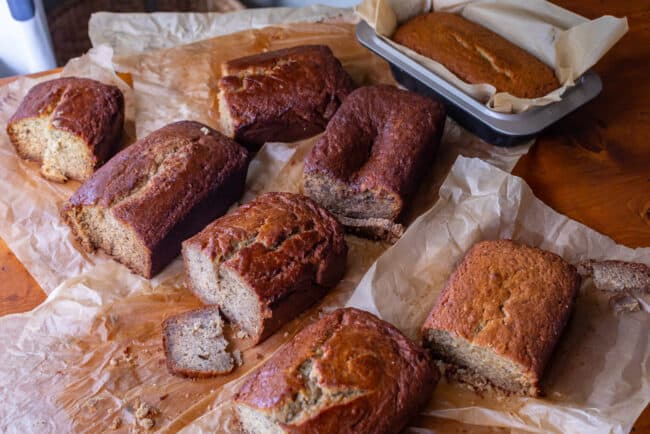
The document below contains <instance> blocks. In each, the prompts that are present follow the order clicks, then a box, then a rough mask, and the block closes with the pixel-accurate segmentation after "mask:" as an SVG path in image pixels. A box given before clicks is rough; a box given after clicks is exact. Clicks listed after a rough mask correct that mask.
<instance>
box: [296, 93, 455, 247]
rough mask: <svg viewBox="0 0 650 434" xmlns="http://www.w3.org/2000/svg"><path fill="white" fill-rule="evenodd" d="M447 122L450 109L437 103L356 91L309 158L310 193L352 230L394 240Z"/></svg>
mask: <svg viewBox="0 0 650 434" xmlns="http://www.w3.org/2000/svg"><path fill="white" fill-rule="evenodd" d="M444 122H445V110H444V107H443V106H442V104H440V103H439V102H437V101H435V100H433V99H431V98H427V97H424V96H422V95H418V94H416V93H413V92H409V91H405V90H400V89H398V88H396V87H394V86H388V85H375V86H366V87H361V88H359V89H357V90H355V91H354V92H352V93H351V94H350V95H349V96H348V97H347V98H346V99H345V101H344V102H343V104H342V105H341V107H340V108H339V110H338V111H337V112H336V114H335V115H334V117H333V118H332V120H331V121H330V123H329V124H328V125H327V129H326V130H325V134H323V136H322V137H321V138H320V139H319V140H318V142H317V143H316V145H315V146H314V148H313V149H312V150H311V152H310V153H309V155H308V156H307V159H306V161H305V168H304V173H303V184H304V190H305V193H306V194H307V195H308V196H310V197H311V198H313V199H314V200H316V201H317V202H318V203H320V204H321V205H323V206H324V207H325V208H327V209H328V210H330V211H331V212H333V213H334V214H335V215H337V216H341V217H342V221H344V222H345V224H346V227H347V228H349V229H350V230H352V231H354V232H356V233H358V234H361V235H363V236H368V237H370V238H379V239H388V240H390V241H395V240H396V239H397V238H398V237H399V236H400V235H401V233H402V231H403V228H402V226H401V225H400V224H399V223H396V221H397V220H398V219H399V217H400V216H401V214H402V212H403V211H404V209H405V208H406V206H407V204H408V203H409V200H410V199H411V197H412V196H413V194H414V193H415V192H416V190H417V188H418V187H419V185H420V181H421V179H422V177H423V175H424V173H425V171H426V170H427V169H428V168H430V166H431V163H432V162H433V159H434V156H435V152H436V149H437V147H438V144H439V142H440V138H441V136H442V132H443V129H444Z"/></svg>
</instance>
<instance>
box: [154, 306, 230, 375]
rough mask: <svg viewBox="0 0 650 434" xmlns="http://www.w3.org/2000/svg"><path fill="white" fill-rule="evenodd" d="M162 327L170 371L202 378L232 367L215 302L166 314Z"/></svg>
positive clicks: (227, 370) (225, 372)
mask: <svg viewBox="0 0 650 434" xmlns="http://www.w3.org/2000/svg"><path fill="white" fill-rule="evenodd" d="M162 329H163V331H162V336H163V348H164V350H165V358H166V359H167V368H168V369H169V371H170V372H171V373H172V374H176V375H181V376H184V377H194V378H203V377H212V376H215V375H220V374H227V373H229V372H231V371H232V370H233V369H234V368H235V365H236V363H235V359H234V358H233V356H232V354H231V353H230V352H229V351H228V346H229V342H228V340H227V339H226V338H225V337H224V335H223V321H222V320H221V315H220V314H219V308H218V307H217V306H208V307H203V308H200V309H195V310H191V311H189V312H184V313H181V314H180V315H176V316H173V317H170V318H167V319H166V320H165V321H164V322H163V326H162Z"/></svg>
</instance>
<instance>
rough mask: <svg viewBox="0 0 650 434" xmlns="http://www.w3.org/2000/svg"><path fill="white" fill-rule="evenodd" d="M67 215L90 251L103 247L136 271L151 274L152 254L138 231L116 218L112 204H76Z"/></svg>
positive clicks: (79, 237)
mask: <svg viewBox="0 0 650 434" xmlns="http://www.w3.org/2000/svg"><path fill="white" fill-rule="evenodd" d="M64 217H65V219H66V221H67V222H68V224H69V225H71V226H73V228H74V232H75V234H76V236H77V239H78V241H79V242H80V243H81V244H82V247H83V248H84V249H85V250H86V251H89V252H92V251H95V250H96V249H101V250H103V251H104V252H106V253H107V254H109V255H111V256H113V257H114V258H115V259H117V261H119V262H121V263H122V264H124V265H126V266H127V267H129V268H130V269H131V270H133V271H134V272H136V273H138V274H140V275H142V276H148V275H149V272H150V270H151V257H150V255H149V254H148V249H147V247H146V246H145V245H144V243H143V242H142V241H141V240H140V237H138V235H137V234H136V232H135V231H134V230H133V229H132V228H131V227H130V226H128V225H126V224H125V223H123V222H121V221H119V220H118V219H116V218H115V217H114V216H113V214H112V213H111V210H110V208H104V207H101V206H99V205H85V206H76V207H71V208H70V209H68V210H67V211H66V212H65V214H64Z"/></svg>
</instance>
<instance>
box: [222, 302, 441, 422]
mask: <svg viewBox="0 0 650 434" xmlns="http://www.w3.org/2000/svg"><path fill="white" fill-rule="evenodd" d="M438 379H439V373H438V371H437V369H436V368H435V367H434V365H433V364H432V363H431V360H430V358H429V356H428V354H427V353H426V351H425V350H424V349H422V348H420V347H419V346H417V345H416V344H414V343H413V342H412V341H410V340H409V339H408V338H406V337H405V336H404V335H403V334H401V332H399V331H398V330H397V329H396V328H394V327H393V326H392V325H390V324H388V323H386V322H384V321H381V320H380V319H378V318H377V317H375V316H374V315H371V314H369V313H367V312H364V311H360V310H357V309H353V308H344V309H339V310H336V311H334V312H332V313H330V314H327V315H325V316H324V317H322V318H321V319H320V320H318V321H317V322H315V323H313V324H311V325H309V326H308V327H306V328H305V329H303V330H302V331H301V332H300V333H298V334H297V335H296V336H295V337H294V338H293V339H292V340H291V341H290V342H288V343H287V344H285V345H284V346H283V347H282V348H281V349H279V350H278V351H277V352H276V353H275V354H274V355H273V356H272V357H271V358H270V359H269V360H267V361H266V362H265V363H264V365H262V366H261V367H260V368H258V369H257V370H256V371H255V372H254V373H252V374H251V375H250V376H249V377H248V379H247V380H246V382H245V383H244V384H243V385H242V386H241V388H240V389H239V391H238V392H237V394H236V396H235V399H234V402H235V406H236V408H237V411H238V415H239V417H240V419H241V417H242V409H244V410H246V409H252V410H254V411H255V412H257V413H258V414H261V415H264V416H266V417H267V418H268V419H269V420H271V421H273V423H275V424H276V426H278V427H279V428H280V429H281V432H291V433H311V432H337V433H356V434H364V433H373V434H381V433H396V432H399V431H400V430H401V429H402V428H404V426H406V424H407V423H408V421H409V419H410V418H411V417H413V416H415V415H416V414H417V412H418V410H419V409H420V408H421V406H422V405H424V404H425V403H426V402H427V401H428V400H429V398H430V396H431V393H432V391H433V388H434V387H435V385H436V383H437V381H438Z"/></svg>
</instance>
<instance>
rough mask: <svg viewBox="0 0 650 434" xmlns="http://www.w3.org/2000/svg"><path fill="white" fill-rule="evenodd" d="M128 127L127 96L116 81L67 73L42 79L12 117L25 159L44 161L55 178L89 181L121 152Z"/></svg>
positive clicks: (10, 129)
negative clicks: (97, 168) (126, 117)
mask: <svg viewBox="0 0 650 434" xmlns="http://www.w3.org/2000/svg"><path fill="white" fill-rule="evenodd" d="M123 128H124V96H123V95H122V92H121V91H120V90H119V89H118V88H117V87H115V86H109V85H107V84H104V83H100V82H99V81H95V80H90V79H87V78H76V77H66V78H58V79H55V80H50V81H46V82H43V83H39V84H37V85H36V86H34V87H33V88H31V89H30V91H29V92H28V93H27V95H26V96H25V98H24V99H23V101H22V102H21V103H20V106H18V110H17V111H16V113H15V114H14V115H13V116H12V117H11V119H9V123H8V124H7V134H8V135H9V138H10V139H11V142H12V143H13V145H14V146H15V147H16V151H17V152H18V155H20V157H21V158H25V159H28V160H34V161H38V162H40V163H41V174H42V175H43V176H44V177H45V178H47V179H50V180H52V181H58V182H65V181H66V180H68V179H76V180H78V181H84V180H86V179H87V178H88V177H90V175H92V173H93V172H94V170H95V168H96V167H98V166H100V165H101V164H102V163H104V161H106V160H107V159H108V158H110V157H111V155H113V154H114V153H115V152H116V151H117V148H118V146H119V143H120V139H121V137H122V130H123Z"/></svg>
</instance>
